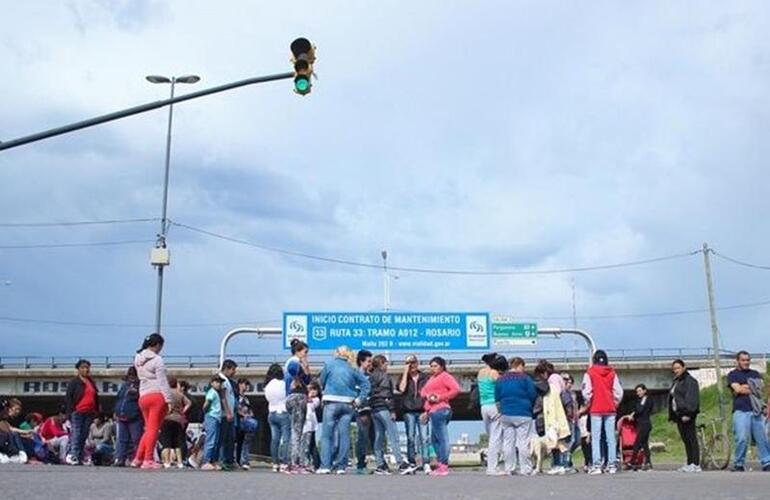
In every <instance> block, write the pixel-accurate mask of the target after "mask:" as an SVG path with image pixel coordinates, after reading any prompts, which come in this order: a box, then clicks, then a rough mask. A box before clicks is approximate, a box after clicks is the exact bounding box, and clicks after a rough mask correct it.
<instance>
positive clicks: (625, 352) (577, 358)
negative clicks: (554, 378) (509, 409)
mask: <svg viewBox="0 0 770 500" xmlns="http://www.w3.org/2000/svg"><path fill="white" fill-rule="evenodd" d="M499 352H500V353H501V354H505V355H506V356H514V355H515V356H520V357H522V358H524V359H525V360H526V361H527V362H528V363H534V362H536V361H537V360H539V359H548V360H549V361H551V362H552V363H582V362H584V361H585V359H586V351H585V350H580V349H561V350H556V349H545V350H543V349H537V350H533V349H530V348H519V349H516V348H510V349H504V350H503V349H500V350H499ZM606 352H607V356H608V357H609V359H610V363H617V362H628V361H630V362H633V361H642V362H643V361H673V360H674V359H677V358H680V359H683V360H693V359H712V358H713V357H714V351H713V349H711V348H684V347H683V348H665V347H662V348H661V347H655V348H649V349H607V350H606ZM416 354H417V355H418V356H419V357H420V359H421V360H422V362H423V363H426V362H427V361H428V360H430V358H432V357H433V356H442V357H444V358H445V359H446V361H447V363H448V364H449V365H468V364H471V365H473V364H479V365H480V364H481V359H480V358H481V353H478V352H473V353H470V352H467V351H466V352H422V353H420V352H418V353H416ZM405 355H406V353H403V355H401V354H393V355H392V356H391V357H392V360H393V364H394V365H402V364H403V357H404V356H405ZM734 355H735V353H734V352H733V351H730V350H724V349H723V350H720V353H719V356H720V358H722V359H729V358H732V357H733V356H734ZM229 357H230V358H232V359H234V360H235V361H236V362H237V363H238V365H239V366H241V367H246V368H248V367H266V366H269V365H270V364H272V363H283V362H284V361H285V360H286V358H287V357H288V355H287V354H285V353H278V354H232V355H230V356H229ZM755 357H764V358H768V357H770V355H768V354H764V353H762V354H757V355H755ZM83 358H84V359H88V360H89V361H90V362H91V366H92V367H93V368H115V369H119V368H128V367H129V366H131V365H132V364H133V361H134V357H133V356H84V357H83ZM330 358H331V353H330V352H318V351H314V352H313V353H312V362H313V364H316V363H322V362H324V361H326V360H328V359H330ZM79 359H81V357H79V356H0V369H23V370H30V369H56V368H60V369H65V368H72V369H73V370H74V367H75V363H76V362H77V361H78V360H79ZM163 359H164V361H165V363H166V366H168V367H169V368H171V369H174V368H177V369H179V368H212V369H214V368H216V367H217V364H218V362H219V356H217V355H216V354H207V355H190V356H180V355H164V356H163Z"/></svg>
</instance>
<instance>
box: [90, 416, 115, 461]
mask: <svg viewBox="0 0 770 500" xmlns="http://www.w3.org/2000/svg"><path fill="white" fill-rule="evenodd" d="M113 437H114V427H113V425H112V423H111V422H109V421H108V420H107V416H106V415H105V414H103V413H100V414H98V415H97V416H96V417H95V418H94V421H93V423H92V424H91V427H90V429H89V431H88V439H87V440H86V450H87V453H90V455H91V462H92V463H93V464H94V465H107V464H110V463H112V457H113V455H114V452H115V447H114V443H113Z"/></svg>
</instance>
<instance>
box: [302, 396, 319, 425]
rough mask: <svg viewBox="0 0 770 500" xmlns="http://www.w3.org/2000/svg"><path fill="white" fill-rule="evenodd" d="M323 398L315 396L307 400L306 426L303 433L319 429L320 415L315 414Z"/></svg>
mask: <svg viewBox="0 0 770 500" xmlns="http://www.w3.org/2000/svg"><path fill="white" fill-rule="evenodd" d="M320 404H321V400H320V399H318V398H313V399H311V400H310V401H308V402H307V415H306V416H305V426H304V427H303V428H302V433H303V434H304V433H306V432H315V431H317V430H318V417H317V416H316V414H315V411H316V409H317V408H318V407H319V406H320Z"/></svg>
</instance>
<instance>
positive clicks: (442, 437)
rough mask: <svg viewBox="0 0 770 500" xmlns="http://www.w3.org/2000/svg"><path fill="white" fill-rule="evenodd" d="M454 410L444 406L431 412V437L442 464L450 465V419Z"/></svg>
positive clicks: (437, 456)
mask: <svg viewBox="0 0 770 500" xmlns="http://www.w3.org/2000/svg"><path fill="white" fill-rule="evenodd" d="M450 420H452V410H450V409H448V408H444V409H442V410H436V411H434V412H433V413H431V414H430V429H431V432H430V437H431V443H433V449H434V450H436V458H437V459H438V462H439V463H440V464H444V465H449V421H450Z"/></svg>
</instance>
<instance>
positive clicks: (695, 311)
mask: <svg viewBox="0 0 770 500" xmlns="http://www.w3.org/2000/svg"><path fill="white" fill-rule="evenodd" d="M768 305H770V300H763V301H759V302H749V303H747V304H735V305H729V306H722V307H716V308H714V309H715V310H717V311H730V310H734V309H748V308H752V307H763V306H768ZM708 311H709V310H708V309H707V308H701V309H682V310H675V311H656V312H643V313H626V314H599V315H586V316H578V317H577V319H583V320H594V319H624V318H653V317H665V316H683V315H688V314H702V313H706V312H708ZM572 318H573V317H572V316H524V317H522V318H521V319H538V320H571V319H572Z"/></svg>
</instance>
